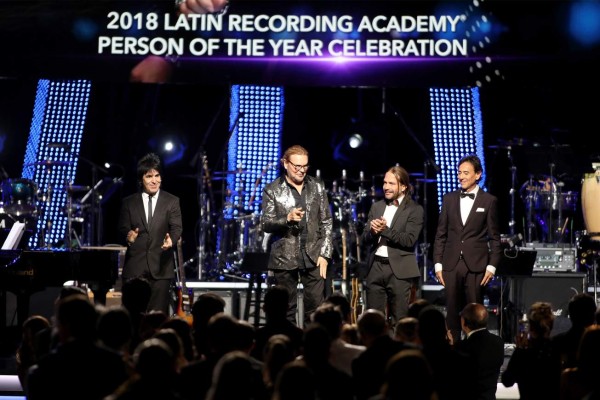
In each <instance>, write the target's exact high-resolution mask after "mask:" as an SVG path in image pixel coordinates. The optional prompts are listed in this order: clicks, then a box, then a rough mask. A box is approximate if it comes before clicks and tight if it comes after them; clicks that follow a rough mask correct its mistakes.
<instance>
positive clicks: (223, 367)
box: [206, 351, 267, 400]
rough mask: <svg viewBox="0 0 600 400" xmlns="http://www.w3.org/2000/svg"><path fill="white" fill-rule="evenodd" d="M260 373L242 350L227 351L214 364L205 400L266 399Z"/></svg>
mask: <svg viewBox="0 0 600 400" xmlns="http://www.w3.org/2000/svg"><path fill="white" fill-rule="evenodd" d="M263 389H264V385H263V382H262V379H261V376H260V373H258V374H257V373H256V371H255V370H254V367H253V365H252V361H250V356H249V355H248V354H247V353H245V352H243V351H232V352H229V353H227V354H225V355H223V357H221V358H220V359H219V361H218V362H217V364H216V365H215V368H214V372H213V376H212V384H211V386H210V388H209V389H208V393H207V395H206V400H231V399H235V400H267V397H266V393H265V392H264V390H263Z"/></svg>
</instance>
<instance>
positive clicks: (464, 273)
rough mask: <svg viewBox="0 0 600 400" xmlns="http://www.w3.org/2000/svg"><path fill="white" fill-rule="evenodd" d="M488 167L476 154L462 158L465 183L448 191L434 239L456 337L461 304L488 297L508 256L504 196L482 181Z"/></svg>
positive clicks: (438, 272)
mask: <svg viewBox="0 0 600 400" xmlns="http://www.w3.org/2000/svg"><path fill="white" fill-rule="evenodd" d="M482 173H483V168H482V166H481V160H479V157H477V156H476V155H467V156H465V157H463V158H462V159H461V160H460V162H459V163H458V175H457V176H458V181H459V183H460V186H461V189H460V190H455V191H453V192H450V193H446V194H445V195H444V198H443V200H442V211H441V212H440V216H439V220H438V226H437V232H436V235H435V241H434V245H433V262H434V263H435V275H436V277H437V279H438V281H439V282H440V283H441V284H442V285H444V286H445V288H446V322H447V324H448V328H449V329H450V331H451V332H452V338H453V340H454V342H455V343H456V342H457V341H458V340H460V337H461V326H460V315H459V312H460V310H462V309H463V307H464V306H465V305H466V304H468V303H480V304H482V303H483V291H484V288H485V285H487V284H488V283H489V282H490V281H491V280H492V278H493V276H494V274H495V273H496V267H497V266H498V263H499V262H500V259H501V256H502V250H501V248H500V231H499V228H498V199H497V198H496V197H495V196H493V195H491V194H489V193H487V192H484V191H483V190H482V189H481V188H480V187H479V186H478V184H477V183H478V182H479V180H480V179H481V174H482Z"/></svg>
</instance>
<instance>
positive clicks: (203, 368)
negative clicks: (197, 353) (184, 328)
mask: <svg viewBox="0 0 600 400" xmlns="http://www.w3.org/2000/svg"><path fill="white" fill-rule="evenodd" d="M194 304H195V303H194ZM194 320H195V319H194ZM205 329H206V344H207V350H206V354H205V356H204V357H203V358H202V359H199V360H196V361H194V362H191V363H189V364H188V365H186V366H185V367H184V368H182V370H181V374H180V382H181V383H180V388H181V391H180V393H181V395H182V397H184V398H186V399H203V398H204V397H205V396H206V393H207V391H208V388H209V387H210V385H211V383H212V382H211V380H212V375H213V371H214V368H215V365H217V362H218V361H219V359H220V358H221V357H222V356H223V355H225V354H227V353H229V352H230V351H234V350H238V349H237V346H238V341H237V340H238V339H237V337H236V336H237V334H238V321H237V319H236V318H234V317H233V316H231V315H228V314H225V313H218V314H215V315H213V317H212V318H211V319H210V321H209V322H208V325H207V326H206V328H205Z"/></svg>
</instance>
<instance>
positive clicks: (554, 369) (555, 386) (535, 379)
mask: <svg viewBox="0 0 600 400" xmlns="http://www.w3.org/2000/svg"><path fill="white" fill-rule="evenodd" d="M527 321H528V323H529V331H528V332H523V333H522V334H519V335H518V336H517V337H516V338H515V345H516V348H515V350H514V352H513V353H512V356H511V357H510V360H509V361H508V365H507V366H506V369H505V370H504V372H503V373H502V377H501V381H502V384H504V386H506V387H511V386H513V385H514V384H515V383H516V384H517V385H518V387H519V393H520V395H521V399H523V400H529V399H545V400H550V399H558V398H559V393H560V373H561V365H560V357H559V356H558V355H557V353H556V352H555V351H554V350H553V349H552V342H551V340H550V332H552V327H553V325H554V314H552V306H551V305H550V304H549V303H546V302H536V303H533V304H532V305H531V308H530V309H529V312H528V313H527Z"/></svg>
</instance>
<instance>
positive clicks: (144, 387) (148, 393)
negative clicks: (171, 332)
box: [104, 338, 180, 400]
mask: <svg viewBox="0 0 600 400" xmlns="http://www.w3.org/2000/svg"><path fill="white" fill-rule="evenodd" d="M133 359H134V362H135V364H134V368H135V372H134V374H133V375H132V376H131V377H130V378H129V379H128V380H127V381H126V382H125V383H124V384H123V385H121V386H120V387H119V388H117V389H116V390H115V391H114V392H113V393H112V394H111V395H110V396H108V397H106V398H105V399H104V400H132V399H161V400H179V399H180V397H179V395H178V394H177V389H176V383H177V368H176V360H175V357H174V356H173V353H172V352H171V349H170V348H169V346H168V345H167V344H166V343H165V342H164V341H163V340H161V339H158V338H151V339H146V340H144V341H143V342H142V343H140V344H139V345H138V347H137V348H136V349H135V352H134V355H133Z"/></svg>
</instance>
